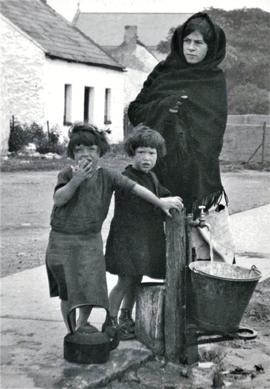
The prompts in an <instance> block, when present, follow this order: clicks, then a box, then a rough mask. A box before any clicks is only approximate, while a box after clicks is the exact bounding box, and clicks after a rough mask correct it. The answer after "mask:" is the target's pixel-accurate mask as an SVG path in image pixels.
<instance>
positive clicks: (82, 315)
mask: <svg viewBox="0 0 270 389" xmlns="http://www.w3.org/2000/svg"><path fill="white" fill-rule="evenodd" d="M91 310H92V307H91V306H89V305H87V306H85V307H80V308H79V317H78V320H77V324H76V328H79V327H81V326H84V325H86V323H87V320H88V318H89V316H90V313H91Z"/></svg>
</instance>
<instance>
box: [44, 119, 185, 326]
mask: <svg viewBox="0 0 270 389" xmlns="http://www.w3.org/2000/svg"><path fill="white" fill-rule="evenodd" d="M108 149H109V145H108V143H107V140H106V137H105V134H104V132H103V131H100V130H98V129H97V128H96V127H95V126H93V125H90V124H84V123H77V124H75V125H74V126H73V128H72V130H71V133H70V141H69V145H68V155H69V157H71V158H73V159H74V160H75V163H76V166H75V167H72V166H67V167H66V168H64V169H63V170H62V171H61V172H60V173H59V175H58V182H57V184H56V187H55V192H54V207H53V211H52V215H51V232H50V237H49V243H48V247H47V252H46V265H47V272H48V278H49V287H50V295H51V297H54V296H59V297H60V299H61V310H62V315H63V319H64V322H65V324H66V326H67V328H68V330H71V329H72V330H73V331H74V330H75V329H78V328H80V327H82V326H85V325H86V324H87V320H88V317H89V315H90V312H91V307H93V306H97V307H102V308H105V309H106V310H107V311H108V309H109V302H108V293H107V283H106V271H105V260H104V255H103V243H102V238H101V227H102V224H103V222H104V220H105V218H106V216H107V213H108V209H109V205H110V201H111V197H112V194H113V192H114V191H115V190H119V191H121V192H123V193H125V194H126V195H127V197H128V196H131V195H132V194H134V195H137V196H140V197H142V198H144V199H145V200H146V201H149V202H151V203H152V204H154V205H156V206H157V207H159V208H161V209H162V210H163V211H164V212H165V213H166V214H169V209H170V208H179V207H180V205H181V201H180V199H179V198H177V197H174V198H170V199H168V200H167V201H164V199H159V198H158V197H157V196H155V195H154V194H153V193H152V192H150V191H148V190H146V189H145V188H144V187H142V186H140V185H137V184H136V183H135V182H133V181H131V180H130V179H129V178H127V177H124V176H123V175H121V174H120V173H116V172H114V171H112V170H110V169H107V168H102V167H100V166H99V159H100V157H101V156H102V155H103V154H105V152H106V151H107V150H108ZM76 308H78V309H79V317H78V320H77V321H76V317H75V310H76ZM94 330H95V329H94Z"/></svg>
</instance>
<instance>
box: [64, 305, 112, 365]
mask: <svg viewBox="0 0 270 389" xmlns="http://www.w3.org/2000/svg"><path fill="white" fill-rule="evenodd" d="M108 322H109V316H108V312H107V317H106V321H105V323H108ZM103 327H104V331H102V332H100V331H99V330H98V329H97V328H95V327H93V326H91V325H88V326H84V327H80V328H79V329H78V330H76V331H75V332H71V333H69V334H67V335H66V336H65V338H64V358H65V359H66V360H67V361H68V362H74V363H87V364H94V363H105V362H107V361H108V360H109V358H110V351H111V350H113V349H115V348H116V347H117V346H118V344H119V335H118V331H117V329H116V328H115V327H113V326H111V325H106V327H105V326H103Z"/></svg>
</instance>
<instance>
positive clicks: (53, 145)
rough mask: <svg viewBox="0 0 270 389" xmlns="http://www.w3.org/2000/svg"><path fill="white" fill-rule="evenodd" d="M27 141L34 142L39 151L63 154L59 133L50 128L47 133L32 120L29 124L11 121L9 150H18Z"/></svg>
mask: <svg viewBox="0 0 270 389" xmlns="http://www.w3.org/2000/svg"><path fill="white" fill-rule="evenodd" d="M29 143H34V144H35V145H36V149H37V151H38V152H39V153H41V154H45V153H49V152H51V153H58V154H63V153H64V149H65V146H64V145H63V144H61V143H60V142H59V133H57V130H56V129H55V128H52V129H51V130H50V131H48V132H47V133H46V132H44V131H43V128H42V127H41V126H39V125H38V124H37V123H35V122H33V123H32V124H31V125H30V126H29V125H27V124H20V123H19V122H16V121H15V122H14V123H11V125H10V135H9V141H8V147H9V151H15V152H16V151H20V150H22V149H23V147H24V146H26V145H27V144H29Z"/></svg>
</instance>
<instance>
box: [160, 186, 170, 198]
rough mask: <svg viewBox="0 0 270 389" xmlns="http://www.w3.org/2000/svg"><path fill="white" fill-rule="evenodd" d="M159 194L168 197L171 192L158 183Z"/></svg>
mask: <svg viewBox="0 0 270 389" xmlns="http://www.w3.org/2000/svg"><path fill="white" fill-rule="evenodd" d="M159 196H160V197H169V196H171V192H170V191H169V189H167V188H165V186H163V185H161V184H159Z"/></svg>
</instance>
